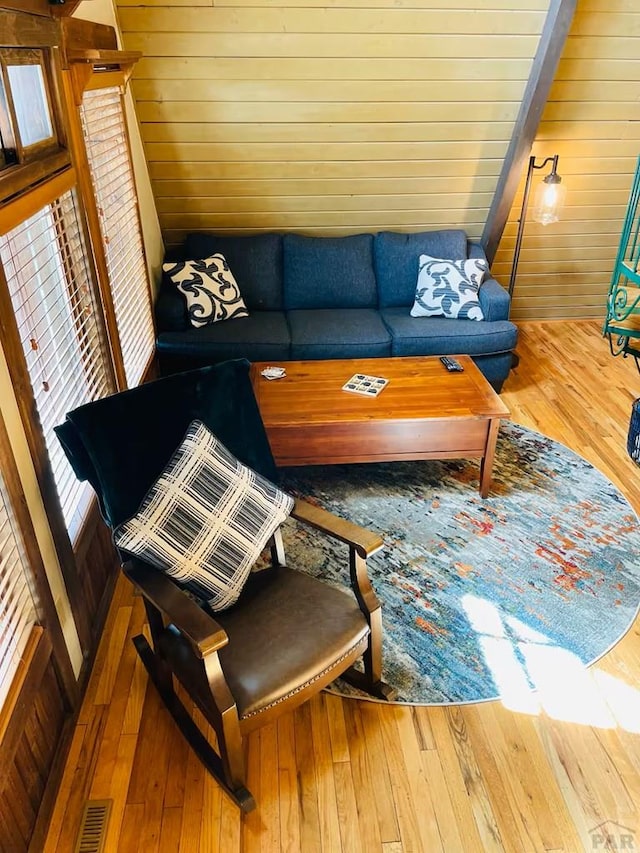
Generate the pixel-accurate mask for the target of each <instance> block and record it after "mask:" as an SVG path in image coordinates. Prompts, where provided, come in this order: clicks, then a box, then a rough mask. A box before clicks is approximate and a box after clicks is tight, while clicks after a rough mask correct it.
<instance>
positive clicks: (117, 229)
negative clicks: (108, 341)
mask: <svg viewBox="0 0 640 853" xmlns="http://www.w3.org/2000/svg"><path fill="white" fill-rule="evenodd" d="M80 112H81V120H82V127H83V132H84V139H85V145H86V150H87V158H88V161H89V167H90V171H91V179H92V183H93V188H94V192H95V197H96V203H97V208H98V215H99V219H100V230H101V233H102V240H103V243H104V251H105V256H106V261H107V269H108V274H109V284H110V288H111V294H112V297H113V308H114V312H115V317H116V324H117V327H118V336H119V339H120V348H121V351H122V360H123V363H124V371H125V376H126V380H127V385H128V387H130V388H131V387H133V386H135V385H138V384H139V383H140V382H141V381H142V379H143V377H144V374H145V372H146V369H147V367H148V365H149V362H150V361H151V359H152V358H153V353H154V344H155V332H154V327H153V315H152V312H151V299H150V294H149V282H148V273H147V267H146V262H145V256H144V250H143V244H142V234H141V231H140V220H139V216H138V200H137V194H136V186H135V182H134V176H133V168H132V165H131V156H130V153H129V141H128V137H127V130H126V125H125V116H124V112H123V108H122V97H121V94H120V89H119V88H118V87H109V88H104V89H96V90H90V91H87V92H85V93H84V95H83V99H82V107H81V111H80Z"/></svg>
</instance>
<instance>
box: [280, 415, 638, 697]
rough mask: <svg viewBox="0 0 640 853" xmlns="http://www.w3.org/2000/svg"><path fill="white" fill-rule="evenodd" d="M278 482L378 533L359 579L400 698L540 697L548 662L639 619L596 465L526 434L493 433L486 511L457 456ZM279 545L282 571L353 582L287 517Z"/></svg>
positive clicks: (611, 495) (612, 501)
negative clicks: (379, 620) (283, 554)
mask: <svg viewBox="0 0 640 853" xmlns="http://www.w3.org/2000/svg"><path fill="white" fill-rule="evenodd" d="M283 486H284V487H285V488H286V489H287V490H288V491H290V492H292V493H294V494H297V495H299V496H301V497H304V498H306V499H307V500H309V501H311V502H313V503H317V504H318V505H320V506H322V507H324V508H326V509H328V510H330V511H332V512H334V513H336V514H337V515H340V516H343V517H344V518H348V519H350V520H351V521H354V522H356V523H357V524H360V525H362V526H364V527H368V528H370V529H371V530H375V531H377V532H378V533H380V534H381V535H382V537H383V538H384V541H385V548H384V549H383V550H382V551H380V552H379V553H378V554H376V555H374V556H373V557H372V558H371V559H370V561H369V573H370V577H371V580H372V583H373V585H374V587H375V590H376V592H377V594H378V596H379V598H380V599H381V601H382V607H383V625H384V645H383V648H384V679H385V681H387V682H388V683H389V684H391V685H393V686H394V687H395V688H396V689H397V691H398V694H399V697H400V699H401V701H404V702H408V703H416V704H449V703H463V702H478V701H483V700H488V699H494V698H498V697H500V696H504V694H505V692H509V691H510V690H512V689H513V687H514V684H517V685H519V686H520V687H522V688H525V689H529V690H535V689H536V687H537V681H538V678H539V676H540V673H541V672H542V670H545V671H547V674H548V669H549V667H551V668H553V666H554V661H566V660H567V659H569V660H573V661H579V662H581V664H582V665H588V664H590V663H593V662H594V661H595V660H597V659H598V658H599V657H601V656H602V655H603V654H604V653H605V652H606V651H607V650H608V649H609V648H611V646H613V645H614V644H615V643H616V642H617V641H618V640H619V639H620V638H621V637H622V636H623V635H624V633H625V632H626V631H627V630H628V629H629V627H630V626H631V624H632V622H633V620H634V618H635V616H636V614H637V611H638V604H639V603H640V525H639V523H638V519H637V517H636V515H635V513H634V511H633V509H632V508H631V506H630V505H629V503H628V502H627V501H626V499H625V498H624V497H623V496H622V494H621V493H620V492H619V491H618V490H617V489H616V488H615V486H613V485H612V483H610V482H609V481H608V480H607V479H606V478H605V477H604V476H603V475H602V474H601V473H600V472H599V471H597V470H596V469H595V468H594V467H593V466H592V465H591V464H589V463H588V462H586V461H585V460H584V459H582V458H580V457H579V456H577V455H576V454H575V453H573V452H572V451H571V450H569V449H568V448H566V447H564V446H563V445H561V444H558V443H557V442H555V441H553V440H552V439H550V438H547V437H545V436H542V435H540V434H538V433H536V432H533V431H531V430H528V429H526V428H525V427H522V426H517V425H514V424H511V423H504V424H503V426H502V428H501V431H500V436H499V439H498V447H497V452H496V461H495V465H494V482H493V487H492V490H491V493H490V496H489V497H488V498H487V499H486V500H482V498H480V496H479V495H478V491H477V489H478V464H477V463H476V462H474V461H466V460H460V461H453V462H450V461H447V462H432V461H428V462H403V463H382V464H375V465H348V466H344V465H343V466H327V467H320V466H319V467H309V468H297V469H289V470H288V471H286V472H285V477H284V481H283ZM285 544H286V550H287V557H288V562H289V564H290V565H292V566H296V567H299V568H303V569H305V570H306V571H309V572H310V573H312V574H314V575H316V576H318V577H320V578H323V579H325V580H327V581H329V582H331V583H338V584H341V585H345V584H348V561H347V555H346V548H345V546H344V545H342V544H341V543H337V542H333V541H331V540H328V539H327V538H326V537H324V536H321V535H319V534H317V533H315V532H314V531H312V530H309V529H308V528H304V527H302V526H299V525H297V524H295V523H294V522H288V523H287V525H286V527H285ZM333 689H335V690H337V691H338V692H343V693H345V694H346V695H352V691H350V688H348V687H347V686H344V685H340V684H338V683H337V684H336V686H334V688H333Z"/></svg>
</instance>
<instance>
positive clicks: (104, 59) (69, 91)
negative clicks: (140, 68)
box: [62, 48, 155, 390]
mask: <svg viewBox="0 0 640 853" xmlns="http://www.w3.org/2000/svg"><path fill="white" fill-rule="evenodd" d="M141 56H142V54H141V53H140V52H138V51H120V50H112V49H102V48H101V49H97V48H96V49H79V48H73V49H72V48H69V49H67V51H66V62H67V65H68V69H67V70H65V71H63V72H62V87H63V92H64V97H65V100H66V106H67V115H68V119H69V144H70V147H71V150H72V153H73V158H74V161H75V163H76V164H77V167H78V185H79V188H80V192H81V194H82V201H83V205H84V209H85V213H86V216H87V223H88V227H89V233H90V235H91V245H92V247H93V253H94V261H95V266H96V271H97V276H98V283H99V287H100V292H101V295H102V305H103V310H104V313H105V320H106V325H107V330H108V335H109V342H110V346H111V353H112V358H113V363H114V369H115V374H116V380H117V384H118V389H119V390H125V389H126V388H128V383H127V378H126V373H125V366H124V359H123V355H122V347H121V345H120V335H119V331H118V322H117V317H116V311H115V307H114V301H113V295H112V290H111V284H110V279H109V270H108V265H107V258H106V254H105V251H104V246H103V238H102V230H101V223H100V214H99V211H98V207H97V204H96V197H95V193H94V188H93V183H92V178H91V167H90V164H89V160H88V157H87V151H86V147H85V141H84V133H83V128H82V120H81V117H80V107H81V105H82V99H83V95H84V93H85V92H86V91H95V90H99V89H103V88H110V87H118V88H120V90H121V102H122V108H123V112H124V103H123V101H122V99H123V97H124V91H125V88H126V85H127V82H128V80H129V78H130V76H131V74H132V72H133V68H134V65H135V63H136V62H137V61H138V59H140V57H141ZM125 130H126V131H127V148H128V151H129V156H131V142H130V139H129V135H128V129H127V127H126V120H125ZM137 217H138V227H139V229H140V234H141V235H142V233H143V232H142V222H141V220H140V212H139V209H138V212H137ZM142 251H143V257H144V244H143V246H142ZM144 262H145V269H146V257H144ZM146 292H147V297H148V299H149V302H150V304H151V305H153V297H152V292H151V283H150V281H149V277H148V275H147V276H146ZM154 358H155V355H154V354H152V355H151V357H150V359H149V363H148V364H147V366H146V370H145V375H148V373H149V370H150V368H151V366H152V364H153V361H154Z"/></svg>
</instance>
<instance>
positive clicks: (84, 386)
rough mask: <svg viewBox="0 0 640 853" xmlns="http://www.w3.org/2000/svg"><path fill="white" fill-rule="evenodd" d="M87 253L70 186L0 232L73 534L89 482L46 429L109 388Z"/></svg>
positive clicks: (38, 405) (0, 255)
mask: <svg viewBox="0 0 640 853" xmlns="http://www.w3.org/2000/svg"><path fill="white" fill-rule="evenodd" d="M86 257H87V249H86V246H85V242H84V239H83V235H82V231H81V228H80V223H79V218H78V213H77V207H76V197H75V192H74V190H70V191H68V192H66V193H65V194H64V195H63V196H61V197H60V198H58V199H56V200H55V201H53V202H51V203H50V204H47V205H45V207H43V208H42V209H41V210H39V211H38V212H37V213H36V214H35V215H33V216H30V217H29V218H28V219H27V220H25V221H24V222H23V223H22V224H21V225H19V226H18V227H17V228H15V229H13V230H12V231H10V232H9V233H8V234H7V235H6V236H4V237H0V260H1V261H2V265H3V268H4V272H5V275H6V278H7V283H8V286H9V292H10V296H11V301H12V303H13V308H14V311H15V316H16V321H17V325H18V331H19V335H20V341H21V343H22V348H23V352H24V356H25V359H26V363H27V369H28V372H29V377H30V380H31V385H32V388H33V394H34V398H35V403H36V408H37V410H38V414H39V416H40V421H41V424H42V430H43V433H44V439H45V443H46V446H47V451H48V454H49V459H50V461H51V466H52V470H53V476H54V479H55V483H56V486H57V490H58V494H59V497H60V503H61V506H62V512H63V515H64V519H65V522H66V525H67V528H68V530H69V533H70V536H71V538H72V540H73V539H74V538H75V535H76V534H77V532H78V530H79V528H80V525H81V522H82V520H83V518H84V516H85V514H86V510H87V508H88V506H89V501H90V499H91V488H90V487H89V486H88V484H87V483H80V482H78V480H76V477H75V475H74V473H73V471H72V469H71V467H70V465H69V463H68V462H67V459H66V456H65V455H64V452H63V451H62V448H61V446H60V444H59V443H58V440H57V438H56V436H55V433H54V432H53V427H54V426H56V425H57V424H59V423H61V422H62V421H63V420H64V417H65V415H66V413H67V412H68V411H70V410H71V409H74V408H75V407H76V406H79V405H81V404H83V403H88V402H90V401H91V400H95V399H97V398H99V397H103V396H105V395H106V394H109V393H111V392H112V391H113V390H115V389H114V385H113V380H112V377H111V372H110V368H109V361H108V353H107V351H106V349H105V346H104V339H105V336H104V333H103V328H102V324H101V315H100V311H99V307H98V306H97V305H96V302H95V298H94V295H93V287H92V282H91V276H90V271H89V269H88V267H87V261H86Z"/></svg>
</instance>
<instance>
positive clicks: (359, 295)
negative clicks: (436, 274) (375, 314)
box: [284, 234, 415, 310]
mask: <svg viewBox="0 0 640 853" xmlns="http://www.w3.org/2000/svg"><path fill="white" fill-rule="evenodd" d="M372 244H373V237H372V235H371V234H354V235H352V236H350V237H302V236H300V235H299V234H285V236H284V304H285V308H287V309H288V310H297V309H305V308H375V307H377V305H378V294H377V292H376V278H375V274H374V271H373V252H372ZM414 285H415V281H414Z"/></svg>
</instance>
